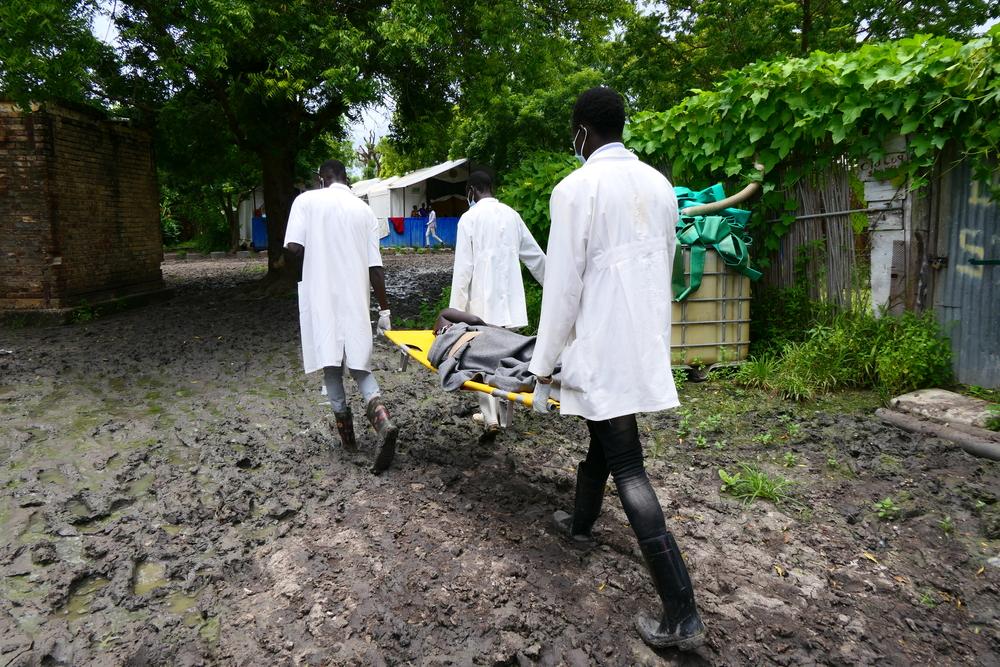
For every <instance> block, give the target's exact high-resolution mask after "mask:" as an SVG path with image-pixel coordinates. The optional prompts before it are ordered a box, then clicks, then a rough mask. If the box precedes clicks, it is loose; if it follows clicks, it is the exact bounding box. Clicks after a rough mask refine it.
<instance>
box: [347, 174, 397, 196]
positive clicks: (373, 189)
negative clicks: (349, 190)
mask: <svg viewBox="0 0 1000 667" xmlns="http://www.w3.org/2000/svg"><path fill="white" fill-rule="evenodd" d="M397 180H399V177H398V176H390V177H389V178H382V179H379V180H377V181H375V182H374V183H372V184H371V185H369V186H368V187H367V188H366V189H365V191H364V194H366V195H373V194H376V193H378V192H388V191H389V189H390V188H392V187H394V185H393V184H394V183H395V182H396V181H397ZM354 194H356V195H358V196H359V197H361V196H362V195H361V194H359V193H358V191H357V190H355V191H354Z"/></svg>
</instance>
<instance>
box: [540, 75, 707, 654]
mask: <svg viewBox="0 0 1000 667" xmlns="http://www.w3.org/2000/svg"><path fill="white" fill-rule="evenodd" d="M624 125H625V107H624V103H623V101H622V98H621V96H620V95H619V94H618V93H617V92H615V91H614V90H612V89H610V88H605V87H598V88H592V89H590V90H587V91H585V92H583V93H582V94H581V95H580V96H579V98H578V99H577V101H576V105H575V106H574V107H573V126H572V129H573V132H574V135H573V151H574V153H575V154H576V156H577V158H578V159H579V160H580V161H581V162H584V165H583V167H581V168H580V169H577V170H576V171H574V172H572V173H571V174H569V175H568V176H566V178H564V179H563V180H562V181H561V182H560V183H559V184H558V185H557V186H556V187H555V189H554V190H553V191H552V197H551V199H550V202H549V209H550V213H551V216H552V227H551V231H550V232H549V243H548V249H547V258H548V259H547V262H546V269H545V282H544V285H543V290H542V314H541V321H540V323H539V327H538V337H537V340H536V343H535V350H534V354H533V356H532V359H531V363H530V365H529V370H530V371H531V372H532V373H533V374H534V375H535V376H537V383H536V398H535V401H534V402H535V405H539V406H544V405H545V400H544V398H545V395H546V394H547V390H548V387H547V383H549V382H550V381H551V377H550V376H551V374H552V372H553V370H554V368H555V366H556V362H557V360H559V361H560V362H561V365H562V370H561V377H560V382H561V389H560V405H561V407H560V411H561V413H562V414H569V415H579V416H581V417H583V418H585V419H586V420H587V427H588V429H589V431H590V448H589V451H588V452H587V458H586V459H585V460H584V461H583V462H581V463H580V465H579V466H578V468H577V477H576V500H575V504H574V510H573V514H572V515H569V514H567V513H565V512H556V514H555V516H554V519H555V521H556V525H557V527H558V528H559V529H560V530H561V531H563V532H564V533H566V534H567V535H570V536H572V537H573V539H574V540H576V541H578V542H584V543H586V542H592V540H593V537H592V535H591V529H592V527H593V525H594V523H595V522H596V520H597V517H598V515H599V514H600V511H601V503H602V500H603V497H604V487H605V484H606V482H607V479H608V475H609V474H610V475H611V476H612V477H613V479H614V482H615V486H616V487H617V489H618V497H619V498H620V499H621V503H622V506H623V508H624V509H625V514H626V515H627V516H628V519H629V523H630V524H631V526H632V530H633V531H634V532H635V535H636V537H637V538H638V540H639V546H640V547H641V549H642V554H643V556H644V558H645V560H646V564H647V565H648V567H649V571H650V573H651V574H652V578H653V583H654V585H655V587H656V591H657V593H658V594H659V596H660V598H661V600H662V602H663V613H662V615H660V616H659V617H658V618H650V617H648V616H644V615H639V616H637V617H636V627H637V629H638V631H639V634H640V635H641V636H642V638H643V640H644V641H645V642H646V643H647V644H650V645H651V646H654V647H666V646H676V647H678V648H681V649H682V650H684V649H690V648H694V647H696V646H697V645H699V644H700V643H701V642H702V641H703V635H704V626H703V625H702V622H701V618H700V617H699V615H698V610H697V607H696V605H695V599H694V592H693V589H692V585H691V579H690V577H689V576H688V571H687V567H686V566H685V564H684V559H683V558H682V557H681V554H680V550H679V548H678V546H677V543H676V542H675V541H674V538H673V535H672V534H671V533H670V531H669V530H667V527H666V522H665V520H664V517H663V510H662V508H661V507H660V502H659V500H658V499H657V497H656V493H655V492H654V491H653V487H652V486H651V485H650V483H649V478H648V477H647V476H646V471H645V468H644V465H643V457H642V445H641V444H640V442H639V430H638V426H637V424H636V418H635V415H636V413H637V412H654V411H658V410H665V409H668V408H673V407H676V406H677V405H679V402H678V399H677V390H676V388H675V387H674V381H673V374H672V373H671V368H670V307H671V291H670V270H671V266H672V261H673V253H674V244H675V232H674V226H675V225H676V223H677V219H678V213H677V198H676V197H675V196H674V191H673V187H672V186H671V185H670V182H669V181H667V179H666V178H665V177H664V176H663V175H662V174H661V173H659V172H658V171H656V170H655V169H653V168H652V167H649V166H647V165H645V164H643V163H642V162H640V161H639V160H638V158H636V156H635V155H634V154H633V153H632V152H631V151H629V150H628V149H626V148H625V146H624V145H623V144H622V130H623V128H624Z"/></svg>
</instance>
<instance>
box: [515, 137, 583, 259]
mask: <svg viewBox="0 0 1000 667" xmlns="http://www.w3.org/2000/svg"><path fill="white" fill-rule="evenodd" d="M577 166H578V164H577V162H576V160H575V159H574V158H573V156H572V155H568V154H567V153H554V152H538V153H534V154H532V155H529V156H528V157H527V158H525V159H524V160H523V161H522V162H521V164H519V165H518V166H517V167H516V168H515V169H514V170H513V171H511V172H510V174H508V175H507V177H506V179H505V182H506V184H505V185H504V186H503V187H502V188H500V192H499V193H498V197H499V198H500V200H502V201H503V202H504V203H505V204H507V205H509V206H511V207H512V208H513V209H514V210H515V211H517V212H518V213H520V214H521V217H522V218H523V219H524V224H526V225H527V226H528V229H530V230H531V234H532V235H533V236H534V237H535V240H536V241H538V243H539V244H540V245H541V246H542V248H545V246H546V244H547V243H548V239H549V225H550V222H551V221H550V220H549V197H551V196H552V189H553V188H555V186H556V184H558V183H559V181H561V180H562V179H563V178H564V177H565V176H566V175H567V174H569V173H570V172H571V171H573V170H574V169H575V168H576V167H577Z"/></svg>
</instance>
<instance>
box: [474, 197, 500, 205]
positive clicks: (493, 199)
mask: <svg viewBox="0 0 1000 667" xmlns="http://www.w3.org/2000/svg"><path fill="white" fill-rule="evenodd" d="M496 200H497V198H496V197H483V198H482V199H479V200H477V201H476V203H477V204H482V203H483V202H484V201H496Z"/></svg>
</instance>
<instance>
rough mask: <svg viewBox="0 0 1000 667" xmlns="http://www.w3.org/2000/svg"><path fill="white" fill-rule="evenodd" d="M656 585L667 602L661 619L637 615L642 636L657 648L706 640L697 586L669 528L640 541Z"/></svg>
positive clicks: (681, 646) (691, 646)
mask: <svg viewBox="0 0 1000 667" xmlns="http://www.w3.org/2000/svg"><path fill="white" fill-rule="evenodd" d="M639 547H640V548H641V549H642V556H643V558H645V559H646V565H647V566H648V567H649V573H650V574H651V575H652V577H653V585H654V586H655V587H656V592H657V594H658V595H659V596H660V600H662V602H663V615H662V616H661V617H660V618H659V620H657V619H655V618H650V617H649V616H645V615H643V614H639V615H637V616H636V617H635V627H636V630H638V631H639V635H640V636H642V640H643V641H644V642H646V643H647V644H649V645H650V646H652V647H653V648H667V647H669V646H674V647H676V648H678V649H680V650H681V651H689V650H691V649H694V648H697V647H698V646H701V644H702V643H703V642H704V640H705V626H704V625H703V624H702V622H701V617H699V616H698V609H697V607H696V606H695V602H694V590H693V588H692V587H691V578H690V577H689V576H688V571H687V566H686V565H684V559H683V558H681V551H680V549H679V548H678V547H677V542H675V541H674V536H673V535H671V534H670V532H669V531H668V532H667V533H665V534H664V535H660V536H659V537H654V538H651V539H648V540H642V541H641V542H639Z"/></svg>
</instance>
